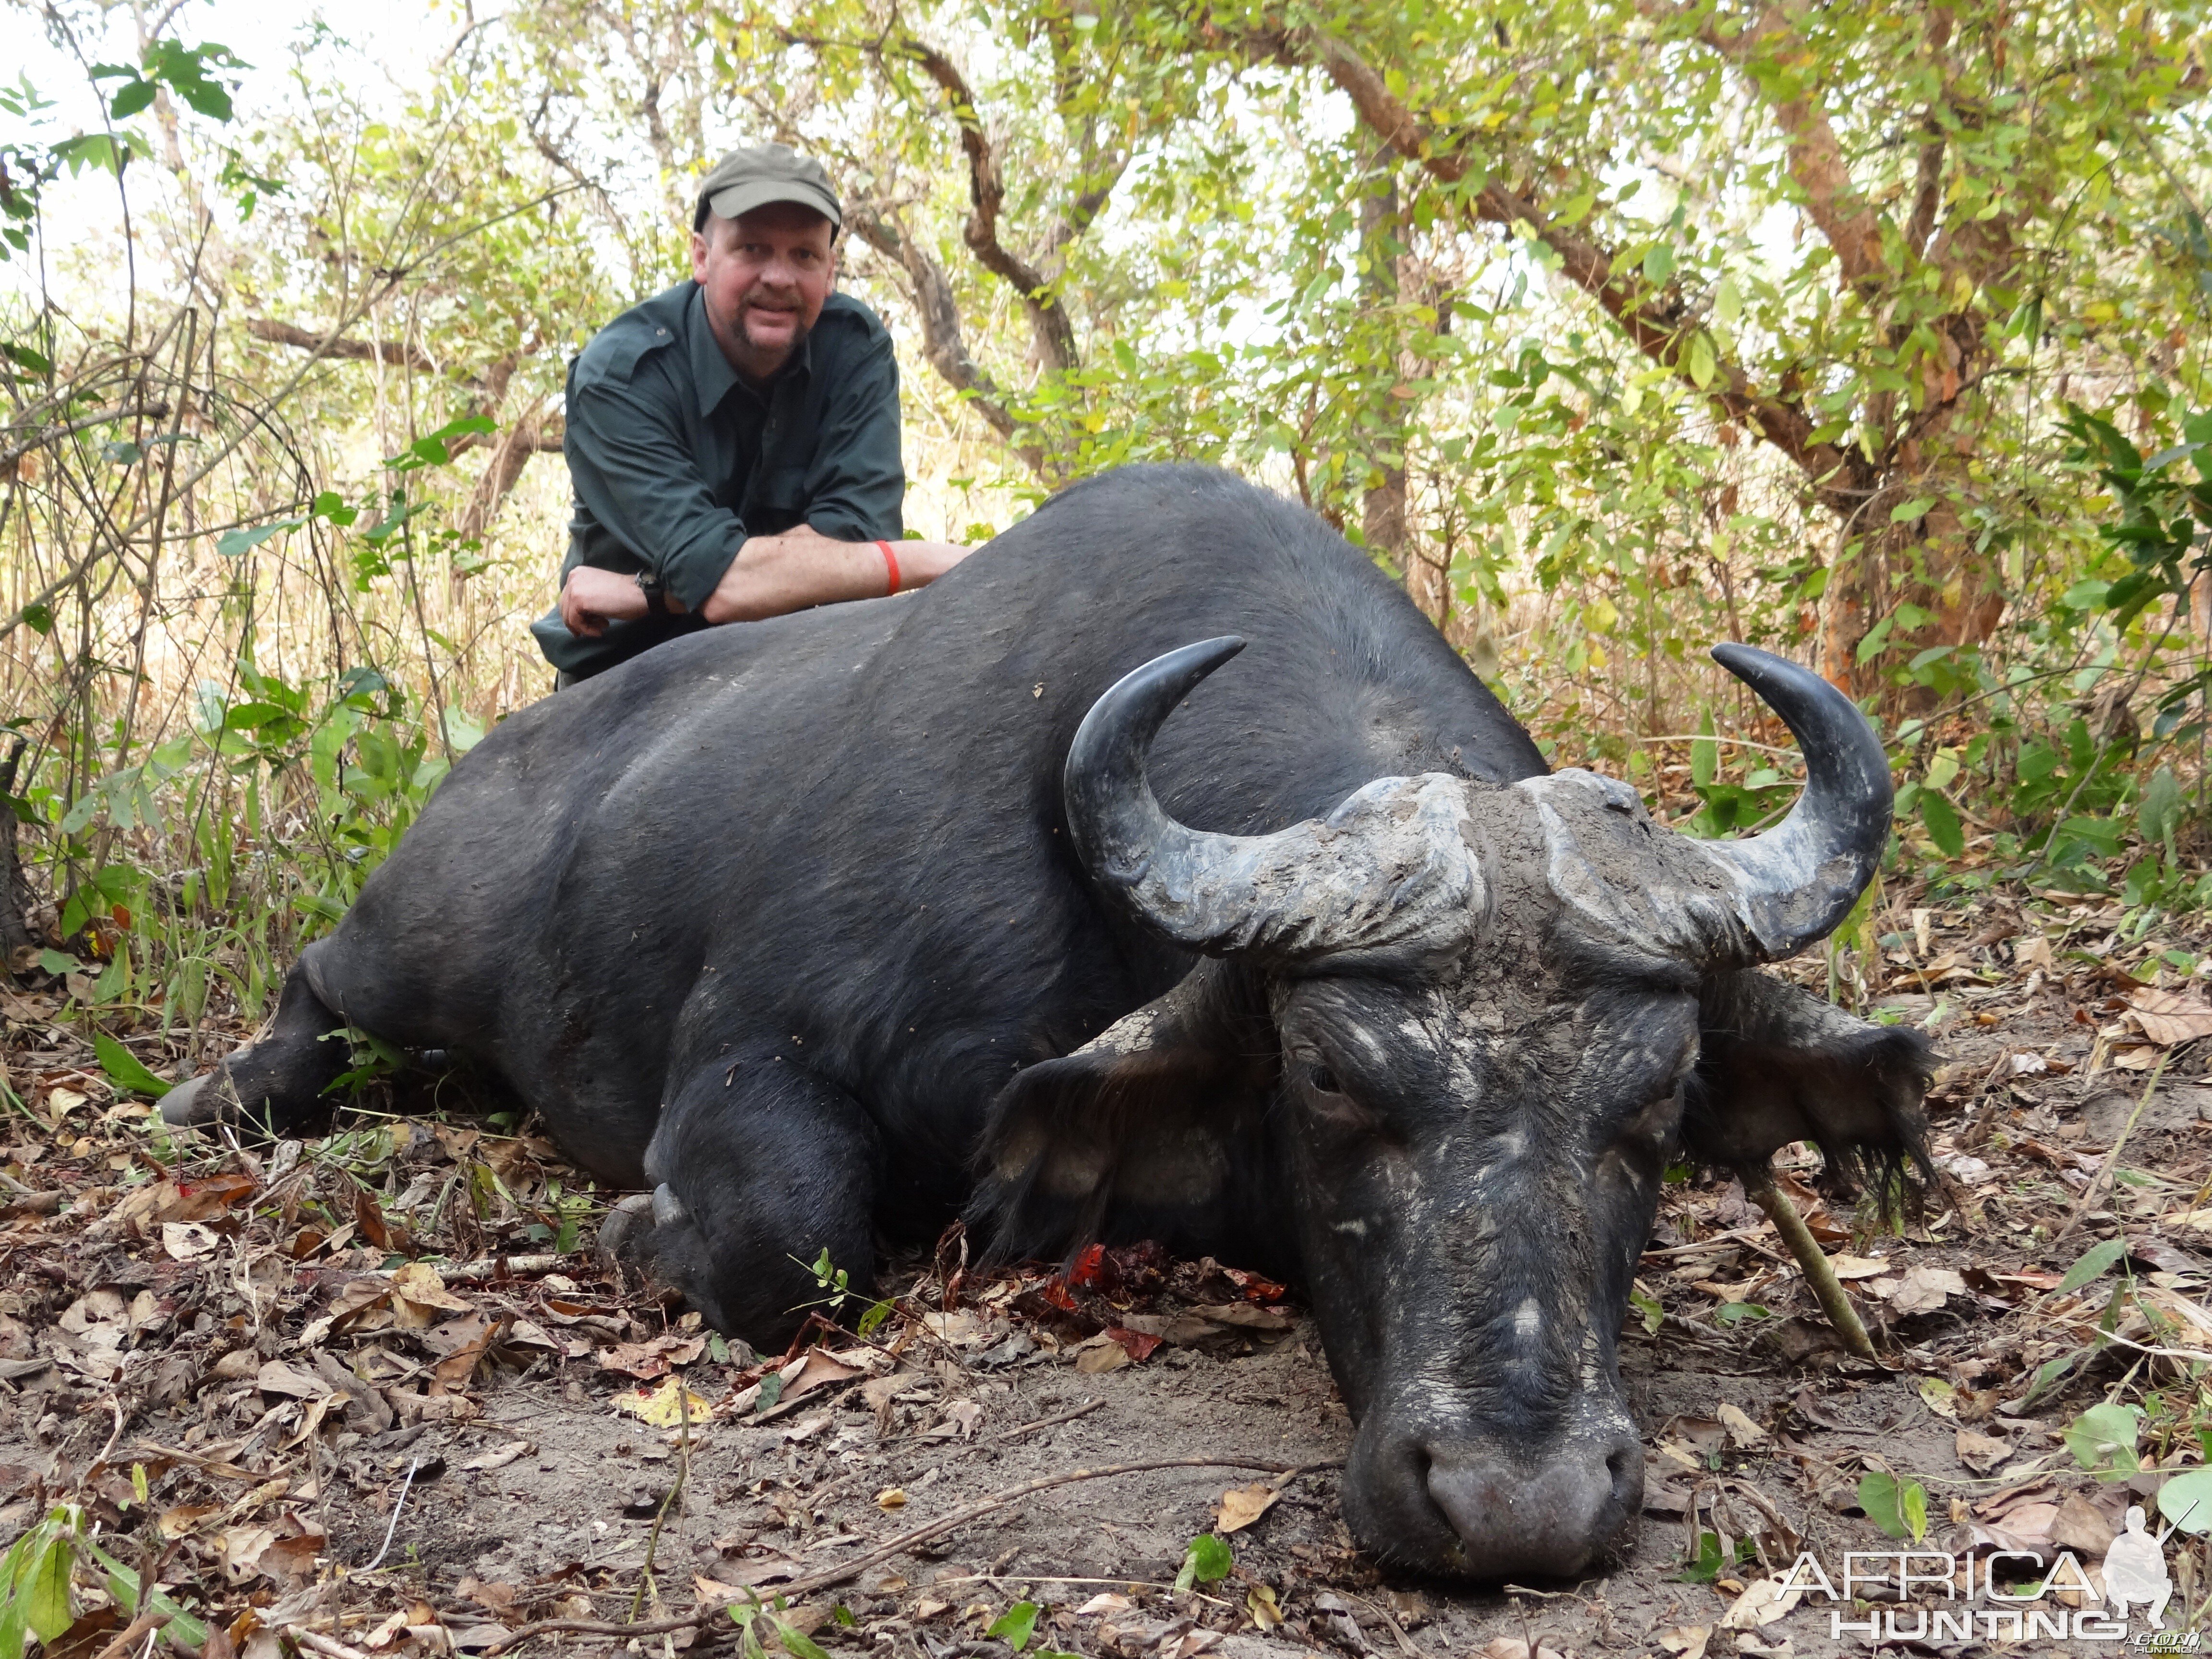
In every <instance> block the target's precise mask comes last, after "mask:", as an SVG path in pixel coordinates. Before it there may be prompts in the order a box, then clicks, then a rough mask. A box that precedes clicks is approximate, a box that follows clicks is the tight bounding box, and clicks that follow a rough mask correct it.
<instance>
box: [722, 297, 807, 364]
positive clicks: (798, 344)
mask: <svg viewBox="0 0 2212 1659" xmlns="http://www.w3.org/2000/svg"><path fill="white" fill-rule="evenodd" d="M781 314H782V315H785V316H788V317H790V318H791V319H792V320H793V323H794V324H795V325H796V326H795V327H794V328H793V331H792V333H791V336H790V337H789V338H788V339H787V341H786V342H785V343H783V344H782V345H781V348H777V347H771V346H767V345H763V344H762V343H760V342H758V341H757V340H755V339H754V338H753V331H752V324H751V317H752V308H751V307H746V306H741V307H738V329H737V333H738V339H739V340H740V341H741V342H743V343H744V348H745V355H746V356H748V357H750V359H752V362H751V363H750V364H749V365H748V369H749V372H750V373H751V374H755V375H756V376H757V377H758V378H760V379H762V380H766V379H768V378H769V376H770V375H773V374H781V373H782V372H783V370H784V369H786V368H788V367H790V365H791V362H792V361H793V359H794V358H796V357H797V356H799V351H800V349H802V348H804V347H805V344H806V337H807V336H808V334H810V333H811V332H812V331H811V329H809V328H808V327H807V325H806V322H805V319H804V318H803V317H801V316H800V315H799V313H797V312H786V313H781Z"/></svg>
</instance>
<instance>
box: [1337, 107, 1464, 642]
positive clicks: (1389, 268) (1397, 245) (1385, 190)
mask: <svg viewBox="0 0 2212 1659" xmlns="http://www.w3.org/2000/svg"><path fill="white" fill-rule="evenodd" d="M1372 167H1373V172H1372V174H1371V176H1370V192H1369V194H1368V195H1366V196H1365V197H1363V198H1362V199H1361V201H1360V204H1359V243H1360V251H1361V252H1362V253H1363V254H1364V256H1365V259H1366V270H1365V271H1364V273H1363V274H1362V276H1361V277H1360V284H1359V285H1360V289H1361V292H1362V295H1363V296H1364V298H1365V300H1366V301H1367V304H1368V306H1369V307H1370V308H1371V309H1373V310H1376V311H1379V312H1383V313H1395V310H1396V308H1397V307H1398V306H1399V304H1400V303H1401V300H1402V299H1403V297H1404V296H1403V295H1402V293H1401V283H1402V282H1403V278H1404V274H1405V273H1404V271H1403V270H1402V266H1403V264H1404V257H1403V252H1402V243H1401V231H1402V228H1403V227H1402V225H1401V215H1400V206H1399V201H1398V179H1397V157H1396V155H1395V153H1394V152H1393V151H1392V150H1391V149H1390V148H1389V146H1388V145H1384V146H1383V147H1382V148H1380V149H1377V150H1376V154H1375V156H1374V158H1373V161H1372ZM1393 332H1394V333H1395V329H1394V331H1393ZM1390 367H1391V368H1392V370H1393V371H1394V373H1393V374H1392V376H1391V384H1390V385H1389V386H1386V387H1384V389H1383V393H1382V395H1381V396H1380V397H1378V398H1376V399H1375V400H1374V403H1373V405H1372V407H1371V408H1370V410H1369V422H1370V429H1369V433H1368V441H1369V443H1370V445H1371V446H1372V451H1373V454H1372V462H1373V465H1374V469H1375V470H1374V473H1373V474H1372V475H1371V477H1372V482H1370V483H1369V484H1368V486H1367V488H1366V490H1365V492H1364V495H1363V496H1362V498H1361V501H1360V513H1359V527H1360V530H1361V532H1363V533H1364V535H1365V537H1366V538H1367V545H1368V546H1369V547H1370V548H1372V549H1375V550H1377V551H1379V552H1381V553H1382V554H1383V556H1385V557H1386V558H1388V559H1389V561H1390V562H1391V563H1393V564H1395V565H1396V566H1397V567H1398V568H1400V569H1401V571H1403V572H1404V573H1405V577H1404V580H1405V584H1406V592H1407V593H1408V594H1409V595H1411V596H1412V599H1413V603H1414V604H1415V605H1419V606H1420V608H1421V611H1422V614H1423V615H1424V616H1425V617H1428V618H1429V619H1430V620H1431V622H1433V623H1436V624H1437V626H1438V627H1439V628H1441V627H1443V624H1444V622H1445V620H1446V619H1447V617H1449V614H1450V611H1451V597H1450V592H1449V588H1448V587H1447V586H1446V585H1445V583H1444V582H1443V579H1442V577H1443V573H1442V572H1440V571H1438V570H1437V568H1436V567H1435V566H1434V565H1433V564H1431V563H1430V562H1428V561H1427V560H1425V559H1423V558H1420V557H1419V556H1417V555H1416V554H1415V552H1414V550H1413V535H1412V532H1411V530H1410V527H1409V526H1407V522H1406V430H1407V422H1406V404H1405V400H1404V399H1402V398H1399V397H1398V396H1397V395H1396V389H1397V386H1398V384H1399V380H1398V376H1399V375H1400V374H1402V373H1403V368H1404V366H1403V365H1402V364H1401V363H1399V362H1396V361H1395V356H1394V358H1393V361H1392V362H1391V365H1390Z"/></svg>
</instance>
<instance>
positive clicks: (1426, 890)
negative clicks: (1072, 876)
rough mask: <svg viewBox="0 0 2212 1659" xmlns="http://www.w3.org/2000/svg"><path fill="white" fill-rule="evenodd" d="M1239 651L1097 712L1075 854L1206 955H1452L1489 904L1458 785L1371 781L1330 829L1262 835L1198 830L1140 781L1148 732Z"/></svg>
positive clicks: (1090, 718) (1234, 646)
mask: <svg viewBox="0 0 2212 1659" xmlns="http://www.w3.org/2000/svg"><path fill="white" fill-rule="evenodd" d="M1243 648H1244V641H1242V640H1240V639H1237V638H1234V637H1224V638H1221V639H1217V640H1203V641H1200V642H1199V643H1197V644H1195V645H1187V646H1184V647H1182V649H1181V650H1179V651H1170V652H1169V653H1167V654H1166V655H1165V656H1164V657H1157V658H1155V659H1152V661H1151V662H1148V663H1146V665H1144V666H1143V667H1141V668H1139V669H1137V670H1135V671H1133V672H1131V673H1129V674H1127V675H1125V676H1123V677H1122V678H1121V679H1120V680H1118V681H1116V682H1115V684H1114V685H1113V686H1111V687H1110V688H1109V690H1107V692H1106V694H1105V695H1104V696H1102V697H1100V698H1099V699H1098V701H1097V702H1096V703H1094V704H1092V705H1091V712H1090V713H1089V714H1086V715H1085V716H1084V720H1083V724H1082V725H1081V726H1079V727H1078V728H1077V730H1076V733H1075V741H1074V743H1073V745H1072V746H1071V747H1070V748H1069V750H1068V753H1067V768H1066V773H1065V775H1064V785H1063V787H1064V790H1065V798H1066V806H1067V827H1068V834H1069V836H1070V837H1071V839H1072V840H1073V842H1074V843H1075V850H1076V854H1077V855H1078V856H1079V858H1081V859H1082V860H1083V862H1084V864H1085V866H1086V867H1087V868H1088V869H1089V870H1090V872H1091V876H1092V877H1093V878H1094V879H1096V880H1097V882H1098V883H1099V884H1100V885H1101V886H1103V887H1104V888H1105V889H1107V890H1109V891H1111V892H1114V893H1115V894H1117V895H1118V896H1120V898H1121V901H1122V902H1124V903H1126V904H1127V905H1128V907H1129V908H1131V909H1132V910H1133V911H1134V912H1135V913H1136V914H1137V915H1139V916H1141V917H1142V918H1143V919H1144V920H1145V921H1146V922H1148V923H1149V924H1150V925H1151V926H1152V927H1154V928H1155V929H1157V930H1158V932H1160V933H1163V934H1164V935H1165V936H1166V937H1167V938H1169V939H1173V940H1174V941H1175V942H1176V944H1178V945H1185V946H1187V947H1188V948H1190V949H1192V950H1195V951H1206V952H1207V953H1208V954H1210V955H1216V956H1228V955H1232V954H1239V953H1245V952H1250V953H1254V954H1257V955H1260V956H1263V957H1275V958H1279V959H1286V960H1290V959H1298V958H1304V957H1315V956H1318V955H1322V954H1324V953H1329V952H1336V951H1393V952H1397V953H1401V954H1402V953H1404V952H1406V951H1425V950H1431V949H1449V948H1450V946H1451V945H1452V944H1453V942H1454V941H1455V940H1457V939H1461V938H1463V937H1464V936H1465V935H1466V933H1467V931H1468V928H1469V927H1470V926H1472V925H1473V924H1474V921H1476V919H1478V918H1479V917H1480V915H1482V914H1483V913H1484V909H1485V899H1484V886H1483V880H1482V872H1481V870H1480V866H1479V863H1478V861H1477V860H1476V859H1475V858H1474V854H1472V852H1471V851H1470V850H1469V848H1468V842H1467V839H1466V836H1465V835H1464V834H1463V833H1462V831H1463V827H1464V825H1465V823H1466V813H1467V805H1466V795H1465V792H1464V789H1463V787H1462V785H1461V783H1460V782H1459V781H1458V780H1456V779H1453V778H1448V777H1442V776H1425V777H1419V778H1377V779H1376V780H1375V781H1373V782H1371V783H1370V784H1368V785H1367V786H1366V787H1364V788H1362V789H1359V790H1358V791H1356V792H1354V793H1352V795H1351V796H1349V797H1348V798H1346V799H1345V800H1344V801H1343V802H1341V803H1340V805H1338V806H1337V808H1336V809H1335V810H1334V811H1332V812H1331V813H1329V814H1328V817H1326V818H1309V819H1306V820H1304V822H1302V823H1294V824H1291V825H1290V826H1289V827H1288V828H1287V829H1279V830H1278V831H1276V832H1275V833H1274V834H1273V835H1269V836H1227V835H1217V834H1212V833H1208V832H1206V831H1202V830H1197V829H1190V828H1189V827H1188V826H1187V825H1184V824H1181V823H1176V821H1175V819H1173V818H1172V817H1169V816H1168V814H1167V812H1166V811H1164V810H1163V809H1162V807H1161V805H1160V803H1159V800H1158V798H1157V797H1156V796H1154V794H1153V793H1152V785H1151V783H1150V782H1149V781H1147V780H1146V776H1145V762H1146V755H1147V754H1148V752H1149V751H1150V750H1151V747H1152V737H1153V734H1154V733H1156V732H1158V730H1159V728H1160V725H1161V723H1162V722H1163V721H1164V720H1166V719H1167V717H1168V715H1169V714H1170V712H1171V711H1172V710H1173V709H1174V708H1175V706H1176V704H1177V703H1178V702H1181V701H1182V699H1183V698H1184V697H1185V696H1187V695H1188V693H1189V692H1190V690H1192V688H1193V687H1194V686H1196V685H1197V684H1198V683H1199V682H1200V680H1202V679H1204V678H1206V676H1207V675H1208V674H1210V673H1212V671H1214V670H1215V669H1217V668H1218V667H1219V666H1221V665H1222V664H1224V663H1225V662H1227V661H1228V660H1229V659H1230V658H1231V657H1233V656H1235V655H1236V654H1237V653H1238V652H1239V651H1241V650H1243Z"/></svg>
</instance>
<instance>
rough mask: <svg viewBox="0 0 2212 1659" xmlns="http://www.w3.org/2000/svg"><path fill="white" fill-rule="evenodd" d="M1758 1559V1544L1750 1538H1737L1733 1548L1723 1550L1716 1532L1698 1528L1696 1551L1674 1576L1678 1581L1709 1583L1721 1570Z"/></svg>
mask: <svg viewBox="0 0 2212 1659" xmlns="http://www.w3.org/2000/svg"><path fill="white" fill-rule="evenodd" d="M1757 1559H1759V1546H1758V1545H1757V1544H1756V1543H1754V1542H1753V1541H1752V1540H1750V1539H1748V1538H1739V1539H1738V1540H1736V1541H1735V1548H1734V1549H1733V1550H1723V1548H1722V1547H1721V1537H1720V1534H1718V1533H1717V1532H1706V1531H1704V1530H1702V1529H1700V1530H1699V1534H1698V1547H1697V1552H1696V1553H1695V1554H1693V1555H1692V1556H1691V1557H1690V1558H1689V1560H1688V1562H1687V1564H1686V1565H1684V1567H1683V1569H1682V1571H1680V1572H1678V1573H1676V1574H1675V1575H1674V1577H1675V1581H1676V1582H1677V1583H1684V1584H1710V1583H1712V1582H1713V1580H1714V1579H1716V1578H1717V1577H1720V1576H1721V1574H1722V1573H1723V1572H1725V1571H1734V1570H1735V1568H1737V1567H1739V1566H1741V1565H1743V1564H1744V1563H1745V1562H1747V1561H1756V1560H1757Z"/></svg>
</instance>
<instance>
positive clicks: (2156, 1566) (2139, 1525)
mask: <svg viewBox="0 0 2212 1659" xmlns="http://www.w3.org/2000/svg"><path fill="white" fill-rule="evenodd" d="M2127 1527H2128V1529H2127V1530H2126V1531H2125V1532H2124V1533H2122V1534H2120V1535H2119V1536H2118V1537H2117V1538H2115V1539H2114V1540H2112V1548H2110V1549H2108V1550H2106V1552H2105V1604H2106V1606H2107V1607H2110V1608H2111V1609H2112V1617H2113V1618H2115V1619H2118V1620H2122V1621H2125V1620H2126V1619H2127V1616H2128V1608H2129V1607H2130V1606H2140V1607H2142V1609H2143V1617H2144V1618H2146V1619H2148V1620H2150V1627H2151V1628H2152V1629H2153V1630H2164V1629H2165V1628H2166V1603H2167V1602H2168V1601H2171V1600H2172V1598H2173V1578H2172V1575H2171V1574H2170V1573H2169V1572H2168V1571H2166V1547H2165V1546H2166V1540H2167V1539H2169V1538H2171V1537H2172V1535H2173V1528H2172V1527H2171V1526H2168V1527H2166V1528H2165V1529H2164V1530H2163V1531H2161V1532H2160V1534H2158V1536H2157V1537H2155V1538H2154V1537H2152V1536H2151V1535H2150V1534H2148V1533H2147V1532H2145V1531H2144V1530H2143V1511H2142V1504H2131V1505H2130V1507H2129V1510H2128V1522H2127Z"/></svg>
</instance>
